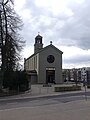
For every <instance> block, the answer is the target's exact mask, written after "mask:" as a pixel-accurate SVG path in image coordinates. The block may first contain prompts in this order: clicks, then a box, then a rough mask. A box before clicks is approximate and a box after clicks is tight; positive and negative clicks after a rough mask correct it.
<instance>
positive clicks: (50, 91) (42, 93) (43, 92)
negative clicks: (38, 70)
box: [0, 85, 90, 101]
mask: <svg viewBox="0 0 90 120" xmlns="http://www.w3.org/2000/svg"><path fill="white" fill-rule="evenodd" d="M55 86H56V85H52V87H43V86H42V85H32V86H31V90H29V91H27V92H25V93H23V94H18V95H14V96H6V97H0V101H2V100H11V99H23V98H37V97H46V96H54V95H56V96H57V95H64V94H71V93H80V92H85V89H84V88H82V90H81V91H71V92H54V87H55ZM87 91H90V89H86V92H87Z"/></svg>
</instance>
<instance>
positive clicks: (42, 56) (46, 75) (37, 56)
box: [24, 34, 63, 84]
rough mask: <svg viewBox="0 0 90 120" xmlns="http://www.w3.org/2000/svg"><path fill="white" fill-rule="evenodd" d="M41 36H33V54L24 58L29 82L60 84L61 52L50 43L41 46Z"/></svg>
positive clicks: (61, 81)
mask: <svg viewBox="0 0 90 120" xmlns="http://www.w3.org/2000/svg"><path fill="white" fill-rule="evenodd" d="M42 40H43V37H42V36H41V35H39V34H38V35H37V36H36V37H35V44H34V54H32V55H31V56H30V57H28V58H27V59H24V69H25V70H26V72H27V73H28V75H29V79H30V83H31V84H48V83H53V84H60V83H63V80H62V54H63V52H62V51H60V50H59V49H58V48H56V47H55V46H54V45H52V41H50V45H48V46H46V47H43V42H42Z"/></svg>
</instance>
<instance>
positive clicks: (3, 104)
mask: <svg viewBox="0 0 90 120" xmlns="http://www.w3.org/2000/svg"><path fill="white" fill-rule="evenodd" d="M85 99H86V97H85V93H84V92H78V93H66V94H61V95H52V96H43V97H36V98H18V99H7V100H0V110H5V109H13V108H21V107H35V106H43V105H50V104H59V103H67V102H72V101H77V100H85ZM87 99H90V92H87Z"/></svg>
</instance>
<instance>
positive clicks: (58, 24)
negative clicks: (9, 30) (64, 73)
mask: <svg viewBox="0 0 90 120" xmlns="http://www.w3.org/2000/svg"><path fill="white" fill-rule="evenodd" d="M15 10H16V11H17V13H18V14H19V15H20V16H21V18H22V20H23V23H24V26H23V29H22V31H21V35H22V37H23V39H24V40H25V41H26V46H25V49H24V50H23V57H25V58H27V57H29V56H30V55H31V54H33V53H34V47H33V45H34V38H35V36H36V35H37V34H38V32H40V35H42V36H43V43H44V46H47V45H49V44H50V41H52V42H53V45H55V46H56V47H58V48H59V49H60V50H61V51H63V68H77V67H87V66H88V67H90V0H15Z"/></svg>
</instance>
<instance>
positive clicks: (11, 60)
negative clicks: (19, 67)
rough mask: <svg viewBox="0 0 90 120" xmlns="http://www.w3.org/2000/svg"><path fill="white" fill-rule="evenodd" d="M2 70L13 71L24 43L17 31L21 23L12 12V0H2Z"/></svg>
mask: <svg viewBox="0 0 90 120" xmlns="http://www.w3.org/2000/svg"><path fill="white" fill-rule="evenodd" d="M1 19H2V41H3V43H2V53H1V55H2V70H3V71H8V70H9V71H11V70H14V69H15V66H16V63H17V61H19V60H20V51H21V50H22V48H23V45H24V41H22V40H21V37H20V35H19V33H18V31H19V30H20V29H21V28H22V21H21V19H20V17H19V16H18V15H17V14H16V12H15V11H14V1H13V0H2V16H1Z"/></svg>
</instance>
